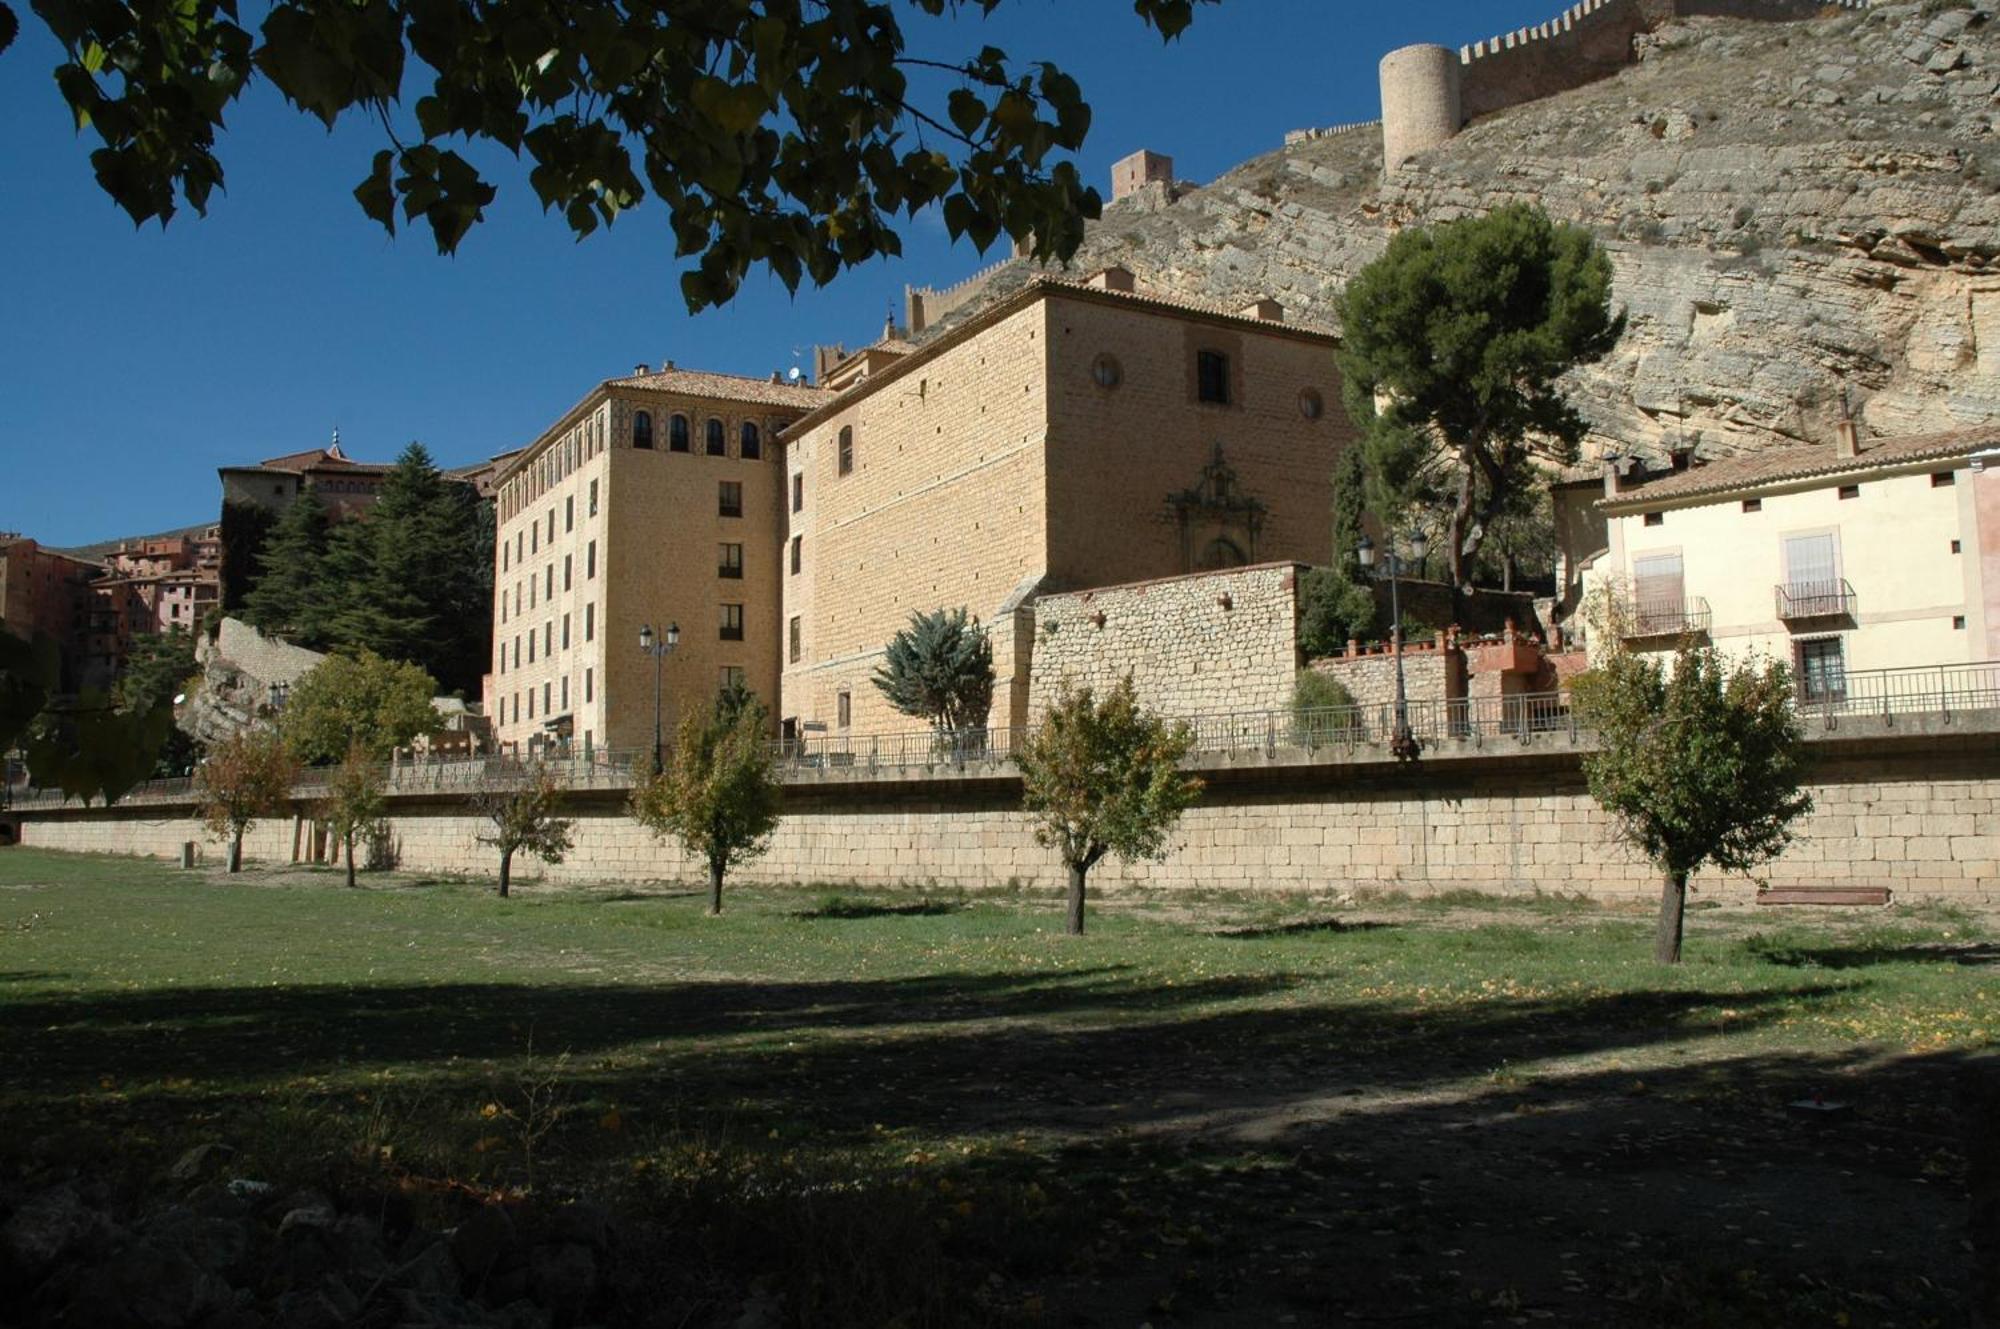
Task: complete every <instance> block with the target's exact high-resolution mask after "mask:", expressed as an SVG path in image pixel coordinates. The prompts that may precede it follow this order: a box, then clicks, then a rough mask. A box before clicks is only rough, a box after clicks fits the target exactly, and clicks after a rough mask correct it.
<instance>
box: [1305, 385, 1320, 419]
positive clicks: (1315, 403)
mask: <svg viewBox="0 0 2000 1329" xmlns="http://www.w3.org/2000/svg"><path fill="white" fill-rule="evenodd" d="M1325 413H1326V399H1325V398H1323V397H1321V396H1320V395H1319V389H1318V388H1302V389H1300V391H1299V414H1300V415H1303V416H1304V417H1305V418H1306V419H1308V420H1317V419H1319V418H1320V416H1322V415H1324V414H1325Z"/></svg>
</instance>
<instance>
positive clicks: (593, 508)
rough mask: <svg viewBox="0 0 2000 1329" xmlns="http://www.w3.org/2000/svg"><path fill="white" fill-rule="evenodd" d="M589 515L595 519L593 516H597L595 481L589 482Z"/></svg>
mask: <svg viewBox="0 0 2000 1329" xmlns="http://www.w3.org/2000/svg"><path fill="white" fill-rule="evenodd" d="M589 515H591V516H593V517H595V516H596V515H597V481H595V480H592V481H591V482H590V514H589Z"/></svg>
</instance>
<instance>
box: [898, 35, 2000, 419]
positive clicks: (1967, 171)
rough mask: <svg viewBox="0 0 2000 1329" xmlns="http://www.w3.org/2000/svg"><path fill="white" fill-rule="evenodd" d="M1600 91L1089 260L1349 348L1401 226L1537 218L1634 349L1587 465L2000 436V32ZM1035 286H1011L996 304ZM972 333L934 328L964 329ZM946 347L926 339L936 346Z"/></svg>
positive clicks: (1310, 174) (1299, 159)
mask: <svg viewBox="0 0 2000 1329" xmlns="http://www.w3.org/2000/svg"><path fill="white" fill-rule="evenodd" d="M1635 48H1636V49H1635V59H1636V63H1635V64H1633V65H1632V66H1631V67H1629V68H1628V69H1626V70H1625V71H1623V72H1622V73H1620V74H1618V75H1616V76H1615V77H1612V78H1610V79H1607V80H1605V81H1603V82H1600V83H1596V84H1592V85H1590V86H1588V87H1584V88H1579V89H1576V90H1574V91H1572V92H1567V93H1562V94H1559V95H1557V96H1553V97H1550V98H1547V99H1545V100H1543V101H1538V102H1532V103H1529V104H1526V105H1523V106H1519V107H1515V108H1513V109H1510V110H1507V111H1503V112H1500V113H1498V114H1495V115H1492V116H1490V117H1487V118H1485V119H1483V120H1481V121H1479V122H1477V123H1475V124H1473V125H1470V126H1468V127H1467V128H1466V129H1465V130H1463V131H1462V132H1461V133H1460V134H1459V135H1458V136H1457V137H1456V138H1453V139H1451V140H1450V141H1449V142H1447V143H1445V144H1444V145H1443V146H1441V147H1439V148H1436V149H1434V150H1432V151H1431V152H1428V153H1425V154H1422V155H1419V156H1418V157H1416V158H1415V159H1413V160H1412V161H1411V162H1410V163H1409V164H1408V165H1406V166H1405V167H1404V169H1403V170H1401V171H1400V172H1398V173H1397V174H1396V175H1394V176H1393V177H1390V178H1388V179H1386V180H1385V179H1384V177H1383V173H1382V149H1381V140H1380V136H1379V135H1378V134H1375V133H1372V132H1368V131H1359V132H1351V133H1344V134H1339V135H1334V136H1330V137H1324V138H1318V139H1313V140H1310V141H1305V142H1300V143H1297V144H1295V145H1292V146H1289V147H1286V148H1283V149H1281V150H1279V151H1276V152H1272V153H1269V154H1267V155H1265V156H1262V157H1259V158H1256V159H1254V160H1252V161H1249V162H1246V163H1244V164H1243V165H1242V166H1239V167H1237V168H1236V169H1235V170H1233V171H1231V172H1229V173H1228V174H1227V175H1225V176H1223V177H1222V178H1221V179H1219V180H1217V181H1215V182H1214V183H1212V184H1210V185H1208V186H1206V187H1203V188H1199V189H1191V190H1183V191H1181V192H1179V193H1178V196H1177V197H1175V198H1173V199H1172V200H1171V201H1167V200H1165V199H1146V200H1138V199H1134V200H1128V201H1123V202H1120V203H1118V204H1116V205H1112V206H1109V207H1107V208H1106V209H1105V215H1104V218H1103V220H1102V221H1100V222H1099V223H1097V224H1096V225H1095V226H1093V227H1092V229H1091V233H1090V236H1089V238H1088V239H1087V240H1086V242H1085V244H1084V247H1083V249H1082V250H1081V252H1079V254H1078V255H1077V257H1076V259H1075V260H1074V262H1073V264H1072V270H1073V271H1074V272H1076V273H1078V274H1079V275H1082V274H1087V273H1089V272H1091V271H1093V270H1095V269H1097V268H1100V267H1103V266H1104V265H1106V264H1110V263H1120V264H1123V265H1125V266H1127V267H1129V268H1131V269H1132V270H1133V271H1134V272H1135V273H1136V274H1137V275H1138V276H1139V278H1140V280H1141V281H1142V282H1143V283H1146V284H1149V285H1151V286H1155V287H1160V288H1165V289H1169V290H1172V291H1175V292H1176V293H1179V294H1184V295H1188V296H1193V297H1196V298H1206V299H1213V300H1215V301H1217V302H1219V303H1223V304H1226V305H1230V306H1232V307H1234V306H1240V305H1242V304H1244V303H1247V301H1248V300H1250V299H1252V298H1255V297H1257V296H1262V295H1269V296H1273V297H1275V298H1276V299H1278V300H1279V301H1280V302H1282V303H1283V304H1284V306H1285V308H1286V311H1287V317H1288V318H1290V319H1291V320H1293V321H1298V322H1311V323H1318V324H1326V325H1336V326H1337V319H1336V317H1335V314H1334V310H1333V300H1334V297H1335V296H1336V295H1337V294H1338V293H1339V291H1340V290H1341V289H1342V288H1343V286H1344V285H1345V283H1346V281H1347V279H1348V278H1349V277H1350V276H1351V275H1352V274H1353V273H1354V272H1356V271H1357V270H1358V269H1359V268H1360V267H1361V266H1363V265H1364V264H1366V263H1367V262H1368V261H1369V260H1370V259H1372V258H1374V257H1375V256H1376V255H1377V254H1379V253H1380V252H1381V250H1382V248H1383V246H1384V245H1385V244H1386V243H1387V241H1388V238H1389V236H1390V235H1391V234H1393V233H1394V231H1395V230H1396V229H1398V228H1400V227H1403V226H1407V225H1417V224H1424V223H1429V222H1436V221H1443V220H1446V219H1448V218H1453V217H1458V216H1463V215H1466V214H1469V213H1480V212H1485V211H1487V210H1489V209H1491V208H1493V207H1495V206H1498V205H1500V204H1502V203H1507V202H1511V201H1515V200H1527V201H1531V202H1536V203H1539V204H1541V205H1542V206H1543V207H1545V208H1546V209H1547V210H1548V211H1549V213H1550V214H1551V215H1552V216H1554V217H1556V218H1557V219H1559V220H1563V221H1569V222H1574V223H1577V224H1580V225H1583V226H1587V227H1589V228H1590V229H1591V230H1592V231H1593V232H1594V233H1595V234H1596V235H1597V237H1598V238H1599V239H1600V241H1601V242H1602V243H1603V244H1604V245H1605V247H1606V249H1607V250H1608V251H1609V253H1610V255H1611V258H1612V262H1613V265H1614V267H1615V270H1616V288H1615V290H1616V298H1617V299H1618V300H1619V301H1621V302H1623V303H1624V304H1625V306H1626V307H1627V308H1628V310H1629V312H1630V328H1629V331H1628V332H1627V333H1626V335H1625V338H1624V340H1623V342H1622V343H1621V344H1620V345H1619V347H1618V349H1617V350H1616V351H1615V352H1613V354H1612V355H1611V356H1609V357H1608V358H1607V359H1606V360H1605V361H1603V362H1602V363H1600V364H1597V365H1594V366H1590V367H1588V368H1586V369H1583V370H1580V371H1578V372H1577V373H1576V374H1575V375H1574V379H1573V383H1572V392H1573V395H1574V397H1575V399H1576V401H1577V403H1578V405H1579V407H1580V408H1581V409H1582V410H1583V412H1584V414H1585V416H1586V417H1587V418H1588V419H1589V420H1590V422H1591V425H1592V427H1593V431H1594V432H1593V436H1592V438H1591V440H1590V441H1589V443H1588V444H1587V446H1586V452H1587V453H1602V452H1608V451H1633V450H1638V451H1645V452H1658V451H1659V450H1661V449H1662V448H1663V447H1664V446H1665V445H1666V444H1668V443H1670V442H1672V441H1673V440H1674V439H1675V438H1676V436H1679V437H1681V438H1683V439H1685V440H1686V441H1688V442H1691V443H1695V444H1696V445H1697V446H1698V447H1699V448H1700V450H1701V451H1702V452H1703V453H1705V454H1708V455H1726V454H1729V453H1733V452H1738V451H1743V450H1748V449H1755V448H1760V447H1770V446H1784V445H1788V444H1791V443H1794V442H1797V441H1800V440H1813V441H1823V440H1825V439H1827V438H1829V437H1831V436H1832V430H1833V423H1834V421H1835V420H1836V419H1837V418H1838V415H1839V409H1840V400H1841V395H1842V392H1843V390H1845V391H1846V393H1847V394H1848V395H1849V396H1850V398H1851V400H1852V403H1853V407H1854V409H1855V410H1856V411H1857V412H1859V413H1860V415H1861V418H1862V420H1863V425H1864V433H1876V434H1900V433H1910V432H1918V431H1922V430H1928V429H1942V428H1950V427H1954V426H1957V425H1963V424H1969V423H1978V422H1985V421H1988V420H1992V419H1995V418H2000V139H1996V137H1995V134H1994V129H1993V125H1994V120H1995V117H1996V114H2000V21H1995V20H1994V19H1993V18H1992V17H1990V16H1989V14H1988V12H1987V11H1986V10H1985V9H1983V8H1982V9H1947V10H1944V11H1942V12H1939V13H1936V14H1932V15H1926V14H1925V13H1924V12H1923V7H1922V6H1921V5H1917V4H1903V5H1883V6H1877V7H1875V8H1873V9H1871V10H1868V11H1866V12H1865V13H1851V12H1850V13H1843V14H1841V15H1839V16H1837V17H1830V18H1823V19H1816V20H1812V21H1808V22H1800V23H1753V22H1743V21H1737V20H1727V19H1690V20H1683V21H1678V22H1674V23H1671V24H1669V25H1667V26H1664V27H1662V28H1660V29H1658V30H1656V31H1653V32H1650V33H1645V34H1642V35H1641V36H1640V37H1639V38H1637V40H1636V41H1635ZM1035 271H1036V270H1035V269H1033V268H1031V267H1029V266H1028V265H1027V264H1025V263H1019V262H1017V263H1013V264H1009V265H1007V266H1006V267H1004V268H1002V269H1001V270H1000V271H999V272H998V273H997V274H996V275H995V276H994V278H993V279H992V280H991V282H990V283H989V284H988V287H987V290H986V292H985V293H984V294H983V296H982V300H983V299H991V298H993V297H994V296H995V295H998V294H1001V293H1004V292H1005V291H1006V290H1010V289H1013V288H1014V287H1016V286H1018V285H1019V284H1020V283H1021V282H1023V281H1025V280H1027V279H1028V278H1029V277H1030V276H1032V275H1033V274H1034V272H1035ZM980 303H981V302H980V301H975V302H973V303H971V304H969V305H968V306H966V307H964V308H962V309H960V310H958V311H956V312H955V313H954V314H953V315H952V317H951V318H949V319H947V320H945V321H944V323H943V324H942V325H941V326H950V324H951V323H954V322H957V321H960V320H962V319H964V318H965V317H967V316H968V315H969V314H970V313H972V312H974V311H975V310H976V309H977V308H978V306H979V304H980ZM931 331H932V334H933V335H934V334H935V331H936V329H932V330H931Z"/></svg>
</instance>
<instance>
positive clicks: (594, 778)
mask: <svg viewBox="0 0 2000 1329" xmlns="http://www.w3.org/2000/svg"><path fill="white" fill-rule="evenodd" d="M1835 680H1836V681H1835V683H1834V685H1833V686H1831V687H1827V688H1824V689H1823V690H1822V691H1820V692H1819V693H1818V694H1816V695H1814V696H1812V697H1810V698H1809V697H1807V696H1806V695H1805V693H1804V691H1803V688H1801V690H1800V692H1799V694H1798V695H1797V697H1796V699H1795V702H1794V704H1795V705H1796V706H1797V708H1798V711H1799V714H1800V715H1801V717H1802V718H1806V719H1809V720H1812V719H1818V720H1822V721H1825V722H1828V723H1831V722H1832V721H1833V720H1835V719H1838V718H1839V717H1842V716H1882V717H1891V716H1897V715H1916V714H1925V713H1929V714H1940V715H1946V716H1950V715H1953V714H1957V713H1960V712H1966V711H1981V710H2000V660H1987V661H1981V662H1978V663H1973V664H1958V665H1927V666H1921V667H1912V668H1902V669H1871V670H1855V671H1851V672H1848V673H1845V674H1840V675H1836V676H1835ZM1405 716H1406V722H1407V723H1408V725H1409V729H1410V733H1411V735H1412V736H1413V737H1415V738H1416V739H1417V740H1418V741H1419V742H1421V743H1422V744H1423V745H1424V746H1425V747H1426V748H1435V747H1438V746H1440V745H1443V744H1446V743H1469V744H1473V745H1479V744H1484V743H1487V742H1501V741H1508V740H1512V741H1514V742H1516V743H1532V742H1534V741H1536V740H1537V739H1538V738H1541V737H1542V736H1545V735H1547V736H1555V737H1559V738H1564V739H1568V740H1570V741H1574V740H1577V739H1580V738H1587V737H1588V736H1589V731H1588V730H1587V729H1586V728H1584V727H1583V726H1581V725H1580V724H1579V723H1578V722H1577V720H1576V718H1575V716H1574V715H1573V714H1572V713H1571V711H1570V709H1569V699H1568V696H1567V694H1565V693H1561V692H1532V693H1519V694H1515V695H1512V696H1497V697H1469V698H1461V699H1457V700H1450V701H1444V700H1424V701H1412V702H1409V703H1408V704H1407V706H1406V707H1405ZM1179 723H1181V724H1184V725H1186V726H1187V727H1188V729H1189V730H1190V731H1191V732H1192V734H1193V736H1194V746H1193V749H1192V755H1193V756H1194V757H1196V758H1217V757H1227V756H1229V755H1232V754H1245V755H1248V754H1253V753H1266V754H1268V753H1276V752H1278V751H1280V750H1285V749H1290V750H1303V751H1306V752H1320V751H1342V752H1353V751H1356V750H1358V749H1360V748H1363V747H1378V748H1384V749H1386V747H1387V745H1388V744H1389V743H1390V741H1391V740H1392V739H1393V738H1394V737H1395V735H1396V728H1397V720H1396V708H1395V706H1394V704H1393V703H1389V702H1383V703H1380V704H1370V705H1355V706H1333V707H1324V708H1318V709H1312V710H1293V709H1283V710H1257V711H1228V712H1211V713H1207V714H1198V715H1191V716H1185V717H1181V718H1180V720H1179ZM1034 733H1035V730H1034V729H1032V728H1027V727H1016V728H1006V727H1002V728H994V729H974V730H961V731H955V732H949V733H937V732H923V733H901V734H866V735H848V734H826V735H818V734H815V735H808V736H806V737H802V738H796V739H787V740H782V741H779V742H775V743H773V744H772V745H771V754H772V758H773V760H774V761H775V763H776V764H777V766H778V768H779V770H780V771H781V772H784V773H798V774H803V773H807V772H840V771H855V772H867V773H882V772H890V773H894V772H914V771H938V770H948V769H968V768H975V767H979V766H985V765H993V764H1000V763H1005V762H1007V761H1010V760H1011V759H1012V758H1013V757H1014V755H1015V754H1016V753H1018V752H1019V751H1020V750H1021V747H1022V745H1023V744H1025V743H1026V742H1027V741H1028V740H1029V739H1030V738H1031V737H1032V736H1033V734H1034ZM667 760H669V761H671V760H672V754H671V752H669V753H668V754H667ZM535 762H540V763H541V764H543V765H545V766H547V767H548V768H549V769H550V770H552V771H553V772H554V773H555V776H556V778H557V780H558V781H559V782H560V783H561V784H562V785H563V786H564V787H565V788H568V789H573V790H592V789H601V790H612V791H615V790H622V789H629V788H630V787H631V786H632V784H633V782H634V781H635V779H637V778H639V777H641V776H643V775H644V774H645V772H646V771H647V770H649V769H650V768H651V766H652V762H653V750H652V749H651V748H650V747H648V748H632V749H607V748H598V749H577V748H557V749H555V750H552V751H544V752H542V753H539V754H536V755H534V756H531V757H527V758H523V757H520V756H518V755H507V754H503V755H495V756H483V757H442V756H440V757H420V758H417V759H414V760H411V759H401V760H398V761H396V762H395V763H393V764H392V765H391V766H390V769H389V771H388V790H389V792H390V793H392V794H399V795H417V794H424V793H433V792H435V793H471V792H475V791H479V790H485V789H493V788H498V787H504V786H505V785H506V784H509V783H512V782H516V781H518V780H520V779H522V778H524V775H525V773H526V771H527V770H528V769H529V767H530V766H531V765H532V764H533V763H535ZM329 774H330V772H328V771H325V770H315V771H308V772H306V773H305V775H304V776H303V777H301V779H300V781H299V782H298V784H297V785H296V786H295V789H294V795H295V797H296V798H297V799H298V800H299V801H301V802H310V801H312V800H314V799H317V798H320V797H323V796H324V795H325V791H326V783H327V777H328V775H329ZM193 785H194V780H193V777H191V776H185V775H183V776H176V777H173V778H171V779H164V780H149V781H147V782H145V783H144V784H141V785H139V786H138V787H136V788H135V789H133V790H131V791H130V792H129V793H127V794H126V795H125V796H124V797H123V798H121V799H120V800H119V802H120V803H121V804H122V805H133V804H138V805H143V804H146V803H171V802H184V801H186V800H187V798H188V797H189V796H190V794H191V793H192V790H193ZM5 793H6V797H5V802H6V804H8V805H11V806H12V807H14V808H16V809H21V808H33V807H51V806H60V805H62V804H63V803H65V802H66V801H68V800H66V799H65V798H64V796H63V794H62V792H61V791H60V790H53V789H34V788H29V787H26V786H23V785H20V784H14V785H10V786H9V788H8V789H7V790H6V791H5Z"/></svg>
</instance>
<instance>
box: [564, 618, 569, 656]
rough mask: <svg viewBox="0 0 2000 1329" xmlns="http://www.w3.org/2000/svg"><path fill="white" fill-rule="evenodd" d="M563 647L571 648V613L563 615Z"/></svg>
mask: <svg viewBox="0 0 2000 1329" xmlns="http://www.w3.org/2000/svg"><path fill="white" fill-rule="evenodd" d="M563 649H564V650H568V649H569V615H568V614H564V615H563Z"/></svg>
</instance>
